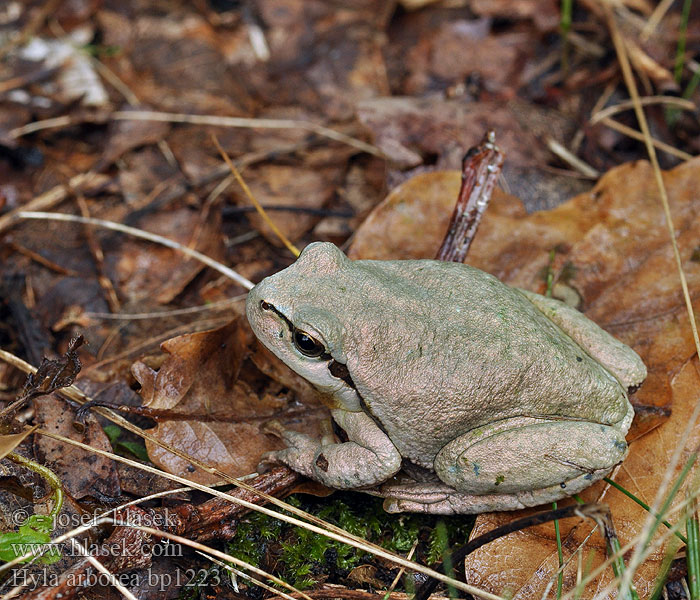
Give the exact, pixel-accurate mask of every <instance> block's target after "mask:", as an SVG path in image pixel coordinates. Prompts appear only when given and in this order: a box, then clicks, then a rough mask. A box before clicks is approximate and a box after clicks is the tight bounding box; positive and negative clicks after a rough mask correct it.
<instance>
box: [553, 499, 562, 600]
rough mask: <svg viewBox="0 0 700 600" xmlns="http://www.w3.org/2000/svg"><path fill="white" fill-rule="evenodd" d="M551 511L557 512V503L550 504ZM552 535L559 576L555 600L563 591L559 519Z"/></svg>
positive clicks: (555, 523) (555, 522)
mask: <svg viewBox="0 0 700 600" xmlns="http://www.w3.org/2000/svg"><path fill="white" fill-rule="evenodd" d="M552 510H557V503H556V502H552ZM554 535H555V536H556V538H557V558H558V559H559V574H558V575H557V600H559V598H561V592H562V590H563V589H564V572H563V571H562V569H561V568H562V567H563V566H564V550H563V548H562V547H561V531H560V530H559V519H556V520H555V521H554Z"/></svg>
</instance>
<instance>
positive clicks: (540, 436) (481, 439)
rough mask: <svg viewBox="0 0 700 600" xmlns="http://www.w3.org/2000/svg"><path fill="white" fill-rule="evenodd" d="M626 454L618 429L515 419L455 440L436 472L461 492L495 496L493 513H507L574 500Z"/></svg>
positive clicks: (442, 454) (436, 463)
mask: <svg viewBox="0 0 700 600" xmlns="http://www.w3.org/2000/svg"><path fill="white" fill-rule="evenodd" d="M626 454H627V443H626V442H625V437H624V433H623V432H622V431H620V429H619V428H617V427H610V426H607V425H601V424H599V423H592V422H587V421H574V420H561V421H556V420H551V419H550V420H546V421H543V420H541V419H535V418H532V417H514V418H510V419H503V420H501V421H496V422H494V423H491V424H489V425H485V426H484V427H480V428H477V429H474V430H472V431H469V432H468V433H465V434H464V435H462V436H460V437H458V438H457V439H455V440H452V441H451V442H449V443H448V444H447V445H446V446H445V447H443V448H442V450H440V452H439V453H438V455H437V456H436V457H435V461H434V468H435V472H436V473H437V475H438V477H440V479H441V480H442V481H443V482H444V483H446V484H447V485H449V486H450V487H452V488H454V489H455V490H456V491H457V492H460V493H463V494H468V495H474V496H486V497H488V496H491V497H492V498H491V499H489V500H487V502H492V503H493V502H495V503H496V504H495V505H494V506H493V507H492V509H493V510H508V509H510V508H519V507H520V506H521V505H533V504H539V503H542V502H550V501H553V500H556V499H557V498H561V497H563V496H569V495H571V494H574V493H576V492H577V491H579V490H582V489H583V488H585V487H588V486H589V485H590V484H591V483H593V482H594V481H597V480H598V479H601V478H602V477H604V476H605V475H606V474H607V473H609V472H610V470H611V469H612V468H613V467H614V466H615V465H616V464H618V463H619V462H621V461H622V460H623V459H624V458H625V455H626ZM497 497H498V498H500V499H499V500H497V501H496V500H495V498H497ZM484 500H486V498H485V499H484ZM511 505H512V506H511Z"/></svg>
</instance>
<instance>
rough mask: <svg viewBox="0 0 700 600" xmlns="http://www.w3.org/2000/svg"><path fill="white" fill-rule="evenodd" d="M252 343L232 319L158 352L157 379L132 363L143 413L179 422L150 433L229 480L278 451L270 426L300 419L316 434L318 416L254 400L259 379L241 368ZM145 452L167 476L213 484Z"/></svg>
mask: <svg viewBox="0 0 700 600" xmlns="http://www.w3.org/2000/svg"><path fill="white" fill-rule="evenodd" d="M251 343H252V332H251V331H250V329H249V328H248V326H247V323H245V322H244V320H243V319H242V318H237V319H236V320H234V321H233V322H231V323H230V324H229V325H226V326H224V327H221V328H219V329H215V330H212V331H205V332H203V333H195V334H188V335H183V336H180V337H177V338H173V339H171V340H168V341H167V342H165V343H164V344H162V346H161V347H162V349H163V350H164V351H165V352H166V353H167V354H168V357H167V358H166V360H165V362H164V363H163V364H162V365H161V367H160V369H159V370H158V371H157V372H156V371H154V370H152V369H151V368H149V367H148V366H146V365H145V364H144V363H142V362H137V363H135V364H134V365H133V367H132V371H133V373H134V376H135V377H136V379H138V381H139V382H140V383H141V386H142V389H141V395H142V397H143V402H144V405H145V406H148V407H149V408H153V409H160V410H171V411H173V413H178V415H182V419H178V420H167V421H166V420H164V421H163V422H161V423H159V424H158V425H157V426H156V427H155V429H152V430H151V433H152V434H153V435H154V436H156V437H157V438H158V439H161V440H163V441H164V442H166V443H168V444H170V445H172V446H175V447H176V448H179V449H180V450H182V451H183V452H185V453H187V454H188V455H190V456H192V457H195V458H197V459H199V460H201V461H203V462H205V463H206V464H207V465H209V466H212V467H217V468H218V469H220V470H222V471H224V472H226V473H228V474H229V475H233V476H241V475H247V474H249V473H252V472H254V471H255V469H256V467H257V464H258V462H259V460H260V457H261V456H262V455H263V453H265V452H268V451H270V450H278V449H280V448H281V447H282V444H281V442H279V441H278V440H276V439H275V438H273V437H271V436H269V435H266V434H265V433H263V432H262V430H261V426H262V425H263V424H264V423H265V421H266V420H268V419H269V418H272V417H273V416H274V418H276V419H279V420H281V421H283V422H284V423H285V425H286V426H290V425H291V426H292V427H293V425H292V424H291V421H290V420H291V419H293V418H294V419H297V420H298V419H301V420H302V421H303V429H304V431H310V432H311V434H313V433H314V430H317V427H315V426H314V419H316V420H318V414H317V413H318V411H314V410H313V408H311V409H309V410H307V411H306V412H305V413H301V414H300V413H299V412H298V411H294V412H293V414H290V413H286V412H285V409H286V408H287V402H286V400H285V399H284V398H281V397H279V396H278V395H274V394H270V393H264V394H261V395H258V394H257V393H256V389H254V384H255V382H256V378H258V377H259V373H258V372H257V371H255V372H253V367H252V364H251V363H249V362H246V361H245V359H246V357H247V356H248V353H249V349H248V347H249V345H250V344H251ZM256 387H257V386H256ZM285 417H287V418H285ZM307 417H308V418H307ZM146 449H147V450H148V455H149V457H150V458H151V460H152V461H153V462H154V463H155V464H157V465H158V466H160V467H161V468H163V469H164V470H166V471H168V472H170V473H174V474H176V475H180V476H182V477H187V478H188V479H192V480H193V481H197V482H200V483H214V482H216V481H218V478H216V477H214V476H212V475H210V474H209V473H206V472H203V471H201V470H199V469H195V468H194V467H193V466H192V465H191V464H190V463H189V462H188V461H186V460H183V459H182V458H180V457H177V456H175V455H173V454H172V453H170V452H168V451H166V450H164V449H163V448H161V447H160V446H157V445H156V444H154V443H152V442H148V441H147V442H146Z"/></svg>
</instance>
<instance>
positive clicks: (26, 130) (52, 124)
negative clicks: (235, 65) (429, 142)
mask: <svg viewBox="0 0 700 600" xmlns="http://www.w3.org/2000/svg"><path fill="white" fill-rule="evenodd" d="M107 118H108V119H112V120H115V121H160V122H164V123H189V124H191V125H212V126H214V127H234V128H246V129H302V130H305V131H310V132H312V133H315V134H317V135H320V136H323V137H325V138H328V139H331V140H335V141H336V142H341V143H343V144H347V145H348V146H351V147H353V148H356V149H358V150H360V151H362V152H367V154H372V155H373V156H379V157H380V158H386V156H385V155H384V153H383V152H382V151H381V150H380V149H379V148H377V147H376V146H373V145H372V144H368V143H367V142H363V141H362V140H358V139H357V138H354V137H352V136H349V135H346V134H344V133H341V132H340V131H336V130H335V129H331V128H330V127H324V126H323V125H319V124H318V123H312V122H311V121H303V120H298V119H246V118H243V117H221V116H217V115H190V114H187V113H168V112H160V111H151V110H133V111H116V112H113V113H111V114H110V115H109V116H108V117H107ZM82 121H83V122H87V119H82ZM77 122H80V121H74V120H73V119H72V118H71V117H69V116H63V117H56V118H53V119H45V120H43V121H35V122H34V123H29V124H27V125H24V126H22V127H17V128H15V129H11V130H10V131H9V132H8V136H9V137H10V138H11V139H17V138H20V137H22V136H25V135H28V134H30V133H35V132H37V131H41V130H44V129H53V128H56V127H66V126H68V125H73V124H75V123H77Z"/></svg>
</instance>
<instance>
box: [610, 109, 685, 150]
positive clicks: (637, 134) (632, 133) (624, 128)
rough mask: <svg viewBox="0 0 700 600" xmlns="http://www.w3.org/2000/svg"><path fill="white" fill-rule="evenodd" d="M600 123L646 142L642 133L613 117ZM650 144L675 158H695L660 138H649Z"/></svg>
mask: <svg viewBox="0 0 700 600" xmlns="http://www.w3.org/2000/svg"><path fill="white" fill-rule="evenodd" d="M600 123H601V125H605V126H606V127H610V129H614V130H615V131H619V132H620V133H622V134H624V135H626V136H628V137H631V138H632V139H635V140H638V141H640V142H646V140H645V138H644V134H643V133H640V132H639V131H637V130H636V129H633V128H632V127H628V126H627V125H623V124H622V123H620V122H619V121H614V120H613V119H610V118H607V117H605V118H603V119H601V120H600ZM650 144H651V146H652V147H654V148H658V149H659V150H662V151H663V152H666V154H670V155H671V156H675V157H676V158H680V159H681V160H691V159H692V158H695V157H694V156H693V155H692V154H688V153H687V152H683V150H678V149H677V148H674V147H673V146H671V145H670V144H667V143H666V142H662V141H661V140H657V139H654V138H651V140H650Z"/></svg>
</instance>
